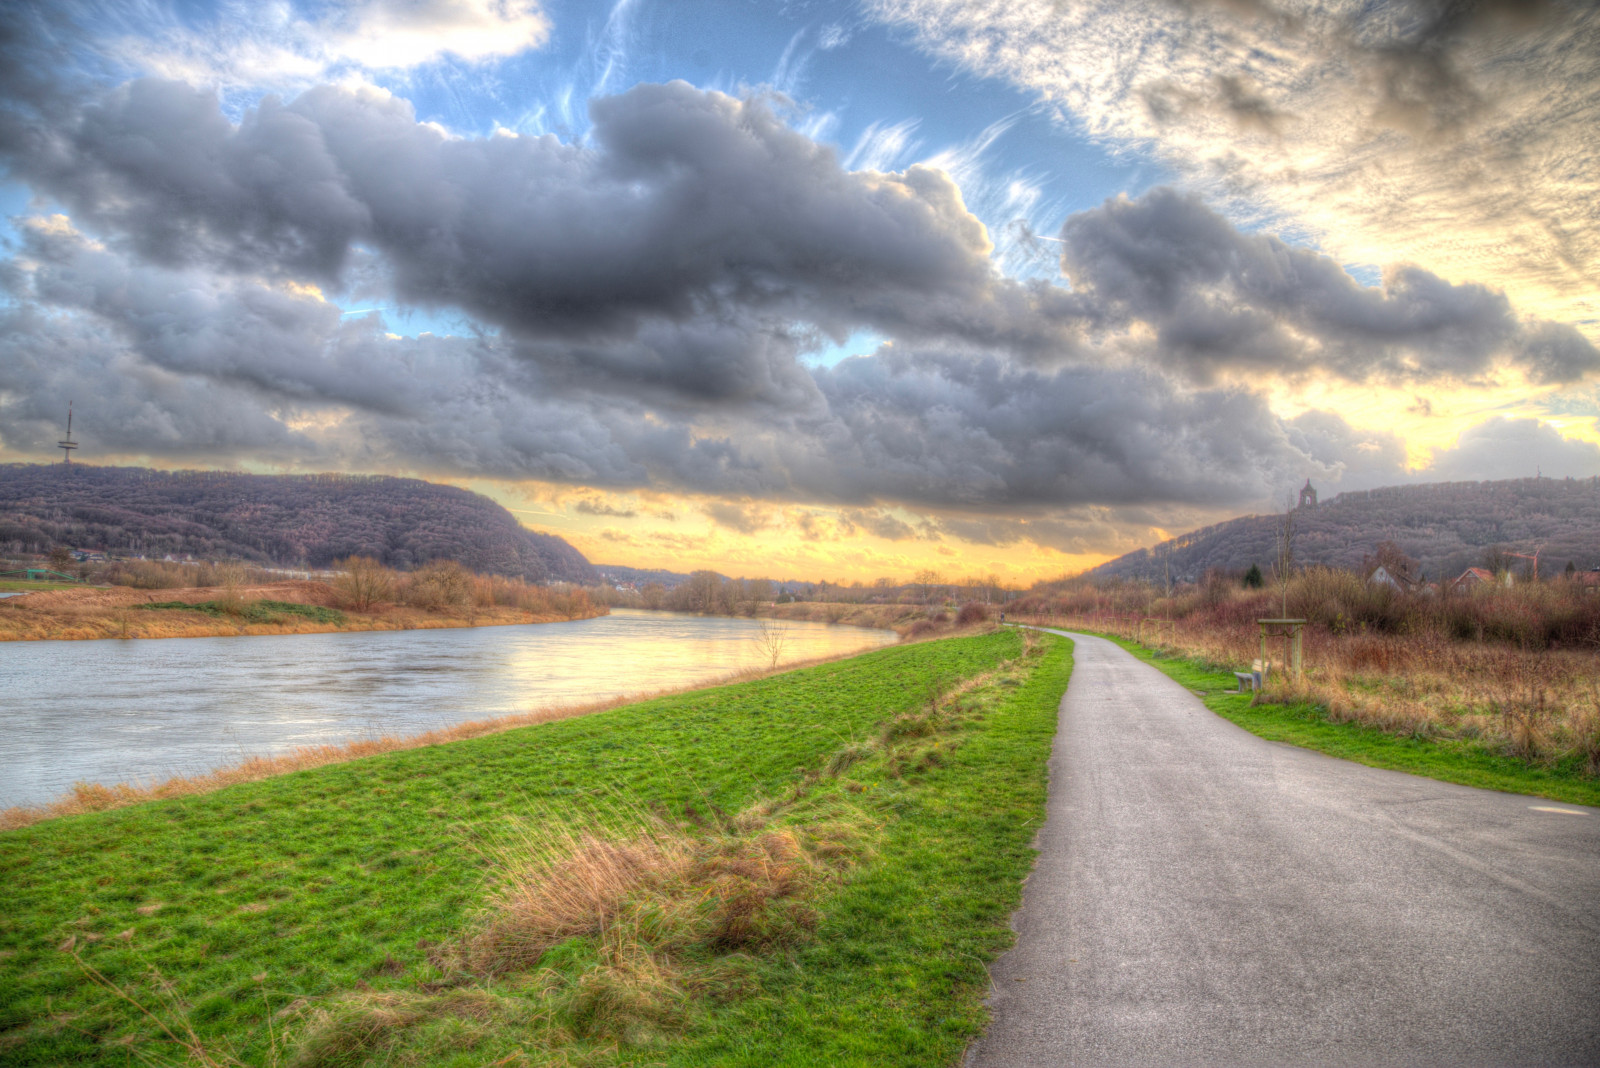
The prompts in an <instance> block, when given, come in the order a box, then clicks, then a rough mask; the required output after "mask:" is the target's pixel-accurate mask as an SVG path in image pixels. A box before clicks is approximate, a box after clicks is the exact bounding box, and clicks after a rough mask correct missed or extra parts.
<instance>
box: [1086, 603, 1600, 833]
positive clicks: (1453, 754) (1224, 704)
mask: <svg viewBox="0 0 1600 1068" xmlns="http://www.w3.org/2000/svg"><path fill="white" fill-rule="evenodd" d="M1101 637H1104V638H1106V639H1107V640H1108V641H1114V642H1116V643H1117V644H1118V645H1120V646H1122V647H1123V648H1124V649H1126V650H1128V652H1130V653H1132V654H1133V655H1134V656H1136V657H1138V658H1139V659H1140V660H1143V661H1145V662H1146V663H1148V664H1152V665H1154V666H1155V667H1157V668H1159V669H1161V670H1162V671H1164V672H1165V673H1166V674H1168V675H1170V676H1171V677H1172V678H1174V679H1176V680H1177V681H1178V682H1181V683H1182V684H1183V685H1185V686H1187V687H1188V688H1189V689H1191V690H1193V691H1195V692H1196V693H1197V694H1200V695H1201V700H1202V701H1204V702H1205V705H1206V707H1207V708H1209V709H1211V710H1212V711H1213V712H1215V713H1216V714H1217V715H1219V716H1222V717H1223V718H1224V719H1227V720H1229V721H1231V722H1233V723H1236V724H1238V725H1239V726H1241V727H1243V728H1244V729H1245V730H1247V731H1249V732H1250V733H1252V734H1257V735H1260V736H1261V737H1263V738H1266V739H1268V740H1270V741H1274V742H1287V743H1288V744H1290V745H1298V746H1303V747H1304V748H1306V749H1315V750H1316V751H1317V752H1319V753H1326V754H1328V755H1329V756H1335V757H1339V758H1341V759H1344V760H1353V761H1355V762H1356V763H1358V764H1366V765H1368V766H1370V767H1374V768H1389V769H1391V770H1393V771H1405V772H1409V773H1411V774H1413V775H1424V776H1427V777H1428V778H1430V779H1440V780H1442V781H1444V782H1454V783H1460V784H1462V785H1463V786H1477V787H1481V788H1482V789H1485V790H1500V791H1503V792H1505V793H1512V794H1532V795H1534V796H1537V797H1548V798H1550V799H1551V800H1554V801H1566V802H1569V803H1572V804H1579V805H1597V806H1600V780H1596V779H1594V778H1592V777H1590V776H1587V775H1585V774H1583V770H1582V767H1581V764H1580V762H1579V759H1578V758H1576V757H1572V758H1569V759H1567V760H1564V761H1561V762H1559V763H1554V764H1540V763H1531V764H1530V763H1528V762H1526V761H1523V760H1519V759H1517V758H1515V757H1511V756H1507V755H1505V754H1503V753H1498V752H1494V751H1492V750H1490V749H1488V748H1486V747H1485V746H1483V745H1481V744H1479V743H1477V742H1475V741H1470V740H1466V739H1454V738H1438V737H1428V736H1407V735H1398V734H1390V733H1388V732H1387V731H1382V730H1378V729H1377V728H1374V727H1367V726H1363V725H1361V724H1359V723H1334V722H1330V721H1329V719H1328V717H1327V713H1326V711H1325V710H1324V709H1322V708H1320V707H1318V706H1316V705H1310V704H1293V705H1277V704H1261V705H1257V704H1253V703H1252V695H1250V694H1238V693H1226V692H1224V691H1227V690H1232V689H1233V688H1234V687H1235V686H1237V685H1238V682H1237V680H1236V679H1235V678H1234V677H1233V675H1232V674H1231V673H1229V672H1218V671H1214V670H1212V669H1211V668H1209V667H1207V666H1205V665H1203V664H1200V663H1198V662H1196V661H1193V660H1187V659H1184V658H1182V657H1176V656H1173V657H1168V656H1162V655H1161V654H1160V653H1158V652H1157V651H1155V650H1153V649H1150V648H1148V647H1146V646H1143V645H1139V644H1138V643H1136V642H1130V641H1127V640H1126V639H1123V638H1116V637H1112V636H1111V635H1109V634H1107V635H1101Z"/></svg>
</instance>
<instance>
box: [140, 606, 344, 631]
mask: <svg viewBox="0 0 1600 1068" xmlns="http://www.w3.org/2000/svg"><path fill="white" fill-rule="evenodd" d="M134 607H135V608H138V609H144V610H149V611H174V612H200V613H202V614H204V615H208V616H211V617H212V618H213V619H217V618H220V617H222V616H225V615H234V616H238V617H240V618H241V619H243V620H244V621H245V622H246V623H277V622H279V621H280V620H282V619H283V618H284V617H285V616H299V617H300V618H302V619H309V620H312V621H313V622H316V623H331V624H334V625H335V626H340V625H343V623H344V613H343V612H341V611H339V610H338V609H336V608H323V607H321V606H319V605H314V604H295V603H294V602H292V601H270V600H259V601H246V602H244V603H243V604H238V605H227V604H224V603H222V602H221V601H157V602H153V603H149V604H138V605H134Z"/></svg>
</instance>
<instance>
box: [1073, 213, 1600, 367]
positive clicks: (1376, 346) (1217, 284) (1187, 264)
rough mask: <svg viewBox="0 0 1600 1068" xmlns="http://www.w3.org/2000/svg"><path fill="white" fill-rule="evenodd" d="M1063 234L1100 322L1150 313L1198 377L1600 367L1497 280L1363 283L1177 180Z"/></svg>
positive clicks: (1172, 360)
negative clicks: (1519, 305)
mask: <svg viewBox="0 0 1600 1068" xmlns="http://www.w3.org/2000/svg"><path fill="white" fill-rule="evenodd" d="M1061 234H1062V241H1063V245H1062V250H1063V251H1062V256H1061V266H1062V270H1063V272H1064V273H1066V275H1067V276H1068V277H1069V278H1070V279H1071V280H1072V283H1073V286H1074V289H1075V290H1076V291H1077V292H1078V293H1079V294H1080V295H1082V296H1083V297H1084V298H1085V300H1086V302H1087V304H1088V305H1090V306H1092V307H1093V308H1094V309H1095V311H1096V314H1098V315H1099V316H1101V317H1102V318H1101V322H1102V324H1103V325H1104V326H1106V327H1109V328H1112V329H1125V328H1127V327H1128V326H1130V325H1132V324H1136V323H1143V324H1146V325H1148V326H1149V327H1151V328H1152V329H1153V330H1154V331H1155V334H1156V341H1155V344H1154V348H1153V355H1154V356H1155V357H1156V358H1157V359H1159V360H1161V361H1162V362H1165V363H1167V364H1169V365H1172V366H1176V367H1182V368H1184V369H1187V370H1190V371H1192V372H1197V373H1199V374H1201V375H1202V376H1204V375H1209V374H1213V373H1215V372H1217V371H1220V370H1225V369H1230V368H1232V369H1251V370H1259V371H1263V372H1280V373H1288V374H1290V375H1306V374H1311V373H1331V374H1334V375H1337V376H1339V377H1341V378H1345V379H1349V380H1351V381H1364V380H1368V379H1377V380H1385V381H1389V382H1402V381H1414V380H1429V379H1438V378H1455V379H1466V378H1471V377H1473V376H1476V375H1479V374H1482V373H1483V372H1485V371H1487V370H1489V369H1490V368H1491V367H1492V366H1494V365H1495V364H1496V363H1497V362H1500V361H1504V362H1507V363H1509V364H1510V365H1512V366H1514V367H1517V368H1519V369H1520V370H1522V371H1524V372H1526V373H1527V374H1528V375H1529V377H1531V378H1532V379H1533V380H1534V381H1535V382H1539V383H1567V382H1573V381H1576V380H1578V379H1580V378H1582V377H1584V376H1585V375H1587V374H1590V373H1593V372H1594V371H1595V370H1596V369H1600V352H1597V351H1596V350H1595V348H1594V346H1593V345H1591V344H1590V343H1589V342H1588V341H1587V340H1586V339H1585V338H1584V337H1583V336H1582V335H1581V334H1579V333H1578V332H1577V331H1576V330H1574V329H1572V328H1571V327H1568V326H1564V325H1560V324H1556V323H1533V324H1526V325H1525V324H1524V323H1522V322H1521V321H1519V320H1518V319H1517V317H1516V315H1515V314H1514V313H1513V312H1512V309H1511V304H1510V302H1509V301H1508V300H1507V299H1506V297H1505V295H1504V294H1502V293H1497V292H1495V291H1494V290H1491V289H1488V288H1487V287H1484V286H1479V285H1470V284H1469V285H1452V284H1451V283H1449V282H1446V281H1445V280H1444V279H1442V278H1440V277H1438V276H1437V275H1434V274H1431V273H1429V272H1427V271H1424V270H1421V269H1419V268H1415V267H1401V268H1397V269H1395V270H1393V271H1391V272H1389V274H1388V276H1387V277H1386V278H1385V282H1384V286H1383V287H1382V288H1381V289H1379V288H1376V287H1369V286H1362V285H1360V284H1359V283H1357V282H1356V281H1355V279H1353V278H1351V277H1350V275H1349V274H1348V273H1346V272H1345V270H1344V269H1343V268H1342V267H1341V266H1340V265H1339V264H1338V263H1337V262H1335V261H1334V260H1333V259H1331V258H1329V257H1327V256H1324V255H1322V254H1320V253H1317V252H1314V251H1311V250H1309V249H1303V248H1294V247H1292V246H1290V245H1287V244H1285V243H1284V242H1283V241H1281V240H1279V239H1278V238H1276V237H1273V236H1271V235H1267V234H1246V233H1242V232H1240V231H1239V230H1238V229H1236V228H1235V227H1234V226H1233V225H1232V224H1230V223H1229V222H1228V221H1227V220H1226V219H1224V218H1223V217H1222V216H1220V215H1218V214H1217V213H1216V212H1214V211H1212V210H1211V209H1210V208H1208V207H1206V206H1205V204H1204V203H1202V202H1201V201H1200V199H1199V198H1198V197H1194V196H1189V195H1184V194H1181V193H1178V192H1175V191H1173V190H1171V189H1155V190H1152V191H1151V192H1149V193H1147V194H1145V195H1144V196H1142V197H1139V198H1138V199H1136V200H1129V199H1127V198H1117V199H1114V200H1109V201H1107V202H1106V203H1105V204H1104V205H1102V206H1101V207H1099V208H1096V209H1093V210H1091V211H1085V212H1082V213H1080V214H1078V215H1074V216H1073V217H1072V218H1070V219H1068V220H1067V222H1066V224H1065V226H1063V228H1062V231H1061Z"/></svg>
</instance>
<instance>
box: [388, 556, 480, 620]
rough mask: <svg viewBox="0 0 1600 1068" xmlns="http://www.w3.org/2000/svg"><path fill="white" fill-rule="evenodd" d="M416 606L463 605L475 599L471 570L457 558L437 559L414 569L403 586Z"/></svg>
mask: <svg viewBox="0 0 1600 1068" xmlns="http://www.w3.org/2000/svg"><path fill="white" fill-rule="evenodd" d="M401 598H402V599H403V600H404V601H405V603H406V604H409V605H411V606H413V607H416V608H461V607H465V606H467V605H470V604H472V603H473V575H472V572H470V571H468V570H467V569H466V568H464V567H462V566H461V565H460V564H458V563H456V562H455V561H454V560H435V561H434V562H433V563H431V564H426V565H424V566H422V567H419V568H418V569H417V570H415V571H413V572H412V573H411V574H410V576H409V577H408V578H407V579H406V582H405V586H404V588H403V589H402V590H401Z"/></svg>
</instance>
